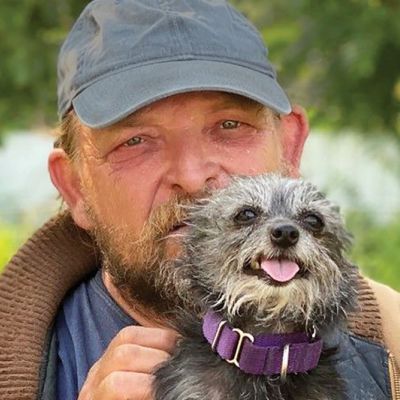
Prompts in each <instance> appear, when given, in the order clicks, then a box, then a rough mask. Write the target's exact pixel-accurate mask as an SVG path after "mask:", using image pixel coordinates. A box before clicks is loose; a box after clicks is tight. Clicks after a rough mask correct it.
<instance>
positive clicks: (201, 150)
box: [167, 142, 229, 194]
mask: <svg viewBox="0 0 400 400" xmlns="http://www.w3.org/2000/svg"><path fill="white" fill-rule="evenodd" d="M167 179H168V183H169V185H170V186H172V189H173V190H174V191H175V192H179V193H186V194H197V193H200V192H202V191H204V190H206V189H217V188H221V187H224V186H226V185H227V184H228V182H229V174H228V173H227V172H226V171H225V170H224V168H223V165H222V163H221V160H220V159H219V158H218V155H215V154H210V152H209V151H208V150H207V148H205V147H204V146H202V145H199V144H196V143H195V142H191V143H186V145H185V146H182V147H181V148H180V149H176V151H175V152H174V155H173V157H172V158H171V161H170V168H169V171H168V174H167Z"/></svg>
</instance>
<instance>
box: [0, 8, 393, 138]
mask: <svg viewBox="0 0 400 400" xmlns="http://www.w3.org/2000/svg"><path fill="white" fill-rule="evenodd" d="M231 2H232V3H234V4H235V5H236V6H237V7H238V8H239V9H240V10H241V11H242V12H244V13H245V14H246V15H247V16H248V17H249V18H250V19H251V20H252V21H253V22H254V23H255V24H256V25H257V26H258V28H259V29H260V30H261V32H262V34H263V36H264V38H265V40H266V42H267V43H268V46H269V48H270V53H271V54H272V56H271V58H272V61H273V62H274V64H275V65H276V66H277V69H278V71H279V77H280V80H281V81H282V82H283V85H284V86H285V87H286V88H287V90H288V92H289V94H290V95H291V97H292V98H293V99H294V100H295V101H296V102H300V103H301V104H304V105H305V106H306V107H307V108H308V109H309V110H310V116H311V120H312V122H313V123H314V126H315V125H316V124H318V125H323V126H329V127H330V128H332V127H333V128H336V127H337V128H343V127H347V128H355V129H356V130H358V131H361V132H370V131H374V132H375V133H376V132H377V131H379V132H381V131H382V132H385V133H390V134H393V135H398V136H400V69H399V68H398V60H399V59H400V24H399V23H398V17H399V15H400V0H326V1H324V3H323V5H322V3H321V2H320V1H319V0H318V1H317V0H286V1H284V2H283V1H281V0H269V1H268V2H266V1H265V0H231ZM87 3H88V1H87V0H53V1H51V2H49V1H43V0H18V1H15V0H2V1H1V2H0V15H1V17H2V22H1V24H0V52H1V58H0V70H1V74H0V93H1V97H0V131H4V129H5V128H10V127H11V128H23V127H31V126H32V125H43V124H47V125H48V124H52V123H54V122H55V120H56V73H55V64H56V58H57V53H58V49H59V46H60V44H61V43H62V40H63V38H64V37H65V36H66V34H67V32H68V30H69V29H70V27H71V26H72V24H73V21H74V20H75V18H76V17H77V16H78V14H79V13H80V11H81V10H82V9H83V8H84V6H85V5H86V4H87Z"/></svg>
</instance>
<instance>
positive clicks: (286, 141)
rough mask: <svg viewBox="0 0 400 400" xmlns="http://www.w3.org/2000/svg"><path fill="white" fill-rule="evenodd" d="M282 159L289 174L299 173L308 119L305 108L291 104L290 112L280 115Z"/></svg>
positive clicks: (296, 174)
mask: <svg viewBox="0 0 400 400" xmlns="http://www.w3.org/2000/svg"><path fill="white" fill-rule="evenodd" d="M281 127H282V152H283V159H284V161H285V163H286V165H287V166H288V168H289V171H288V172H289V175H290V176H292V177H296V178H297V177H298V176H299V175H300V162H301V156H302V154H303V148H304V143H305V141H306V139H307V137H308V131H309V126H308V119H307V116H306V113H305V110H304V109H303V108H302V107H299V106H293V109H292V112H291V113H290V114H288V115H284V116H282V117H281Z"/></svg>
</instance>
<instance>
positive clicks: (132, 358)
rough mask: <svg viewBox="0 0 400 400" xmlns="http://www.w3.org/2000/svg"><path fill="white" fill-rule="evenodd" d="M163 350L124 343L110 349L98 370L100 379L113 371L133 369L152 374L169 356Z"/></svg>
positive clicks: (133, 370) (132, 370)
mask: <svg viewBox="0 0 400 400" xmlns="http://www.w3.org/2000/svg"><path fill="white" fill-rule="evenodd" d="M169 356H170V355H169V353H167V352H166V351H163V350H158V349H151V348H149V347H143V346H138V345H136V344H123V345H121V346H118V347H115V348H114V349H112V350H111V351H109V352H108V353H107V354H106V355H105V356H104V358H103V360H102V365H101V370H100V368H99V369H98V371H97V374H98V379H100V380H102V379H103V378H104V377H106V376H107V375H109V374H110V373H112V372H113V371H131V372H139V373H147V374H151V373H152V372H153V371H154V370H155V369H156V367H157V366H158V365H159V364H161V363H162V362H164V361H166V360H167V359H168V358H169Z"/></svg>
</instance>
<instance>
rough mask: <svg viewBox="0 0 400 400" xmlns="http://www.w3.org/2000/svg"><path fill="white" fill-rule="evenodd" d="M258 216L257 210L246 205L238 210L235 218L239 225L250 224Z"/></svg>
mask: <svg viewBox="0 0 400 400" xmlns="http://www.w3.org/2000/svg"><path fill="white" fill-rule="evenodd" d="M257 217H258V212H257V210H255V209H254V208H252V207H246V208H243V209H242V210H240V211H239V212H237V213H236V215H235V216H234V218H233V219H234V221H235V222H236V223H237V224H239V225H250V224H251V223H253V222H254V220H255V219H256V218H257Z"/></svg>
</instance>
